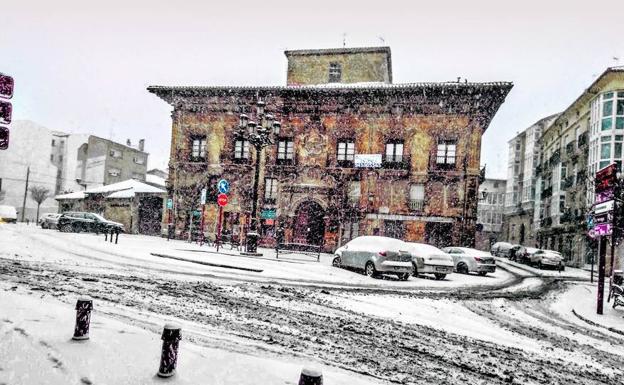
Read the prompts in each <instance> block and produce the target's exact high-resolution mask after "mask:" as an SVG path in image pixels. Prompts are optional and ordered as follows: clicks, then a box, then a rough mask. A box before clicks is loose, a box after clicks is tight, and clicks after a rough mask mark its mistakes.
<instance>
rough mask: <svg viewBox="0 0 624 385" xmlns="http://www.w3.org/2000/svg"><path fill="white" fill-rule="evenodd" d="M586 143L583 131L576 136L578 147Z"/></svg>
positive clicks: (585, 134) (585, 135)
mask: <svg viewBox="0 0 624 385" xmlns="http://www.w3.org/2000/svg"><path fill="white" fill-rule="evenodd" d="M586 144H587V133H586V132H585V133H583V134H582V135H580V136H579V137H578V148H579V149H580V148H581V147H583V146H585V145H586Z"/></svg>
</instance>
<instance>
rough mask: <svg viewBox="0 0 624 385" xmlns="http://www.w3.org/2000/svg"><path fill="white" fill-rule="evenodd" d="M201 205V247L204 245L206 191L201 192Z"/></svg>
mask: <svg viewBox="0 0 624 385" xmlns="http://www.w3.org/2000/svg"><path fill="white" fill-rule="evenodd" d="M199 204H200V205H201V219H200V221H199V246H200V247H201V246H203V245H204V216H205V215H204V214H206V189H205V188H203V189H202V190H201V196H200V198H199Z"/></svg>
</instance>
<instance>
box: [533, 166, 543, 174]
mask: <svg viewBox="0 0 624 385" xmlns="http://www.w3.org/2000/svg"><path fill="white" fill-rule="evenodd" d="M541 173H542V165H541V164H538V165H537V166H536V167H535V176H539V175H540V174H541Z"/></svg>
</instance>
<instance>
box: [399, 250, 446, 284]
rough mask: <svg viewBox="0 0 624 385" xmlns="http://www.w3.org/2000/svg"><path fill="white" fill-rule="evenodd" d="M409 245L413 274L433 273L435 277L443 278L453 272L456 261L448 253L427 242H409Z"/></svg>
mask: <svg viewBox="0 0 624 385" xmlns="http://www.w3.org/2000/svg"><path fill="white" fill-rule="evenodd" d="M407 245H408V246H409V252H410V254H412V264H413V267H414V270H413V272H412V274H413V275H414V276H415V277H417V276H418V275H419V274H433V275H434V277H435V279H437V280H441V279H444V278H445V277H446V276H447V275H448V274H451V273H452V272H453V269H454V268H455V263H453V257H451V256H450V255H449V254H448V253H445V252H444V251H442V250H440V249H438V248H437V247H435V246H431V245H427V244H425V243H415V242H407Z"/></svg>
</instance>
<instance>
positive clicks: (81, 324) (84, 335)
mask: <svg viewBox="0 0 624 385" xmlns="http://www.w3.org/2000/svg"><path fill="white" fill-rule="evenodd" d="M92 309H93V301H92V300H90V299H88V298H79V299H78V301H77V302H76V326H75V327H74V336H73V337H72V339H73V340H88V339H89V323H90V322H91V310H92Z"/></svg>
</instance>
